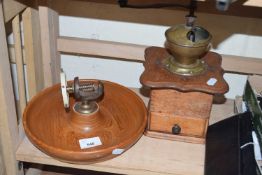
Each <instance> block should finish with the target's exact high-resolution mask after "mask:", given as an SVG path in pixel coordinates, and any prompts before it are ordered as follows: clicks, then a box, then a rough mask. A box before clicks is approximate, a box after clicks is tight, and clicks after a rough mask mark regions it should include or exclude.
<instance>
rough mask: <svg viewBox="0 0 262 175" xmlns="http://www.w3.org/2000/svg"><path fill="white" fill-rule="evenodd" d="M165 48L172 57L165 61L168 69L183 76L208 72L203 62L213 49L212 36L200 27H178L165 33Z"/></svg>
mask: <svg viewBox="0 0 262 175" xmlns="http://www.w3.org/2000/svg"><path fill="white" fill-rule="evenodd" d="M165 36H166V42H165V47H166V49H167V50H168V51H169V52H170V54H171V56H170V57H169V58H167V59H165V61H164V64H165V66H166V68H167V69H168V70H169V71H171V72H173V73H177V74H181V75H198V74H201V73H203V72H204V71H205V70H206V64H205V63H204V61H201V60H200V58H202V57H203V56H204V55H205V54H206V53H207V52H208V51H209V49H210V47H211V44H210V42H211V38H212V36H211V34H210V33H209V32H208V31H207V30H205V29H204V28H202V27H200V26H194V27H188V26H186V25H182V24H181V25H177V26H174V27H171V28H169V29H168V30H167V31H166V32H165Z"/></svg>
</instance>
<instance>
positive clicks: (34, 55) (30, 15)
mask: <svg viewBox="0 0 262 175" xmlns="http://www.w3.org/2000/svg"><path fill="white" fill-rule="evenodd" d="M22 18H23V24H24V39H25V46H24V47H25V56H26V61H27V83H28V92H29V98H30V99H31V98H32V97H33V96H34V95H35V94H36V92H38V91H40V90H41V89H42V88H43V87H44V81H43V80H44V77H43V66H42V65H43V63H42V53H41V42H39V41H40V38H41V37H40V32H39V31H40V25H39V14H38V11H37V10H35V9H32V8H27V9H26V10H25V11H24V12H23V14H22Z"/></svg>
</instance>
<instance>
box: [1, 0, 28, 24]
mask: <svg viewBox="0 0 262 175" xmlns="http://www.w3.org/2000/svg"><path fill="white" fill-rule="evenodd" d="M3 7H4V18H5V22H8V21H9V20H11V19H12V18H13V17H15V16H16V15H17V14H18V13H20V12H21V11H22V10H24V9H25V8H26V5H25V4H23V3H22V2H18V1H16V0H3Z"/></svg>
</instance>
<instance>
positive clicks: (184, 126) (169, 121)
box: [149, 112, 208, 137]
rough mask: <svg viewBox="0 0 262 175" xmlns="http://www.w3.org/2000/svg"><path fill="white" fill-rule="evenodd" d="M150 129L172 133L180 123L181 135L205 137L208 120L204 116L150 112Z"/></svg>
mask: <svg viewBox="0 0 262 175" xmlns="http://www.w3.org/2000/svg"><path fill="white" fill-rule="evenodd" d="M149 122H150V123H149V130H151V131H160V132H165V133H172V128H173V126H174V125H175V124H177V125H179V126H180V128H181V132H180V134H179V135H187V136H196V137H205V133H206V129H207V125H208V120H207V119H202V118H196V117H195V118H192V117H181V116H174V115H173V116H172V115H171V114H164V113H156V112H150V121H149Z"/></svg>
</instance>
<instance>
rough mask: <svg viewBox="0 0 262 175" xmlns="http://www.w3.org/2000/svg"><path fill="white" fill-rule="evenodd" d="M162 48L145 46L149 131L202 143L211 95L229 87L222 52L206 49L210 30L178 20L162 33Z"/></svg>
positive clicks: (144, 83)
mask: <svg viewBox="0 0 262 175" xmlns="http://www.w3.org/2000/svg"><path fill="white" fill-rule="evenodd" d="M165 35H166V43H165V48H160V47H149V48H147V49H146V50H145V63H144V67H145V71H144V72H143V74H142V75H141V77H140V81H141V83H142V84H143V85H144V86H145V87H149V88H150V89H151V91H150V102H149V107H148V110H149V111H148V114H149V118H148V126H147V129H146V132H145V134H146V135H147V136H150V137H156V138H162V139H170V140H179V141H185V142H191V143H205V136H206V132H207V126H208V123H209V118H210V112H211V107H212V102H213V96H214V95H217V94H220V95H221V94H224V93H226V92H227V91H228V84H227V83H226V81H225V80H224V78H223V73H224V72H223V69H222V68H221V63H222V58H221V56H220V55H219V54H217V53H214V52H210V51H209V49H210V41H211V35H210V33H209V32H208V31H207V30H205V29H204V28H202V27H199V26H191V27H190V26H186V25H183V24H182V25H177V26H175V27H171V28H169V29H168V30H167V31H166V33H165Z"/></svg>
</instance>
